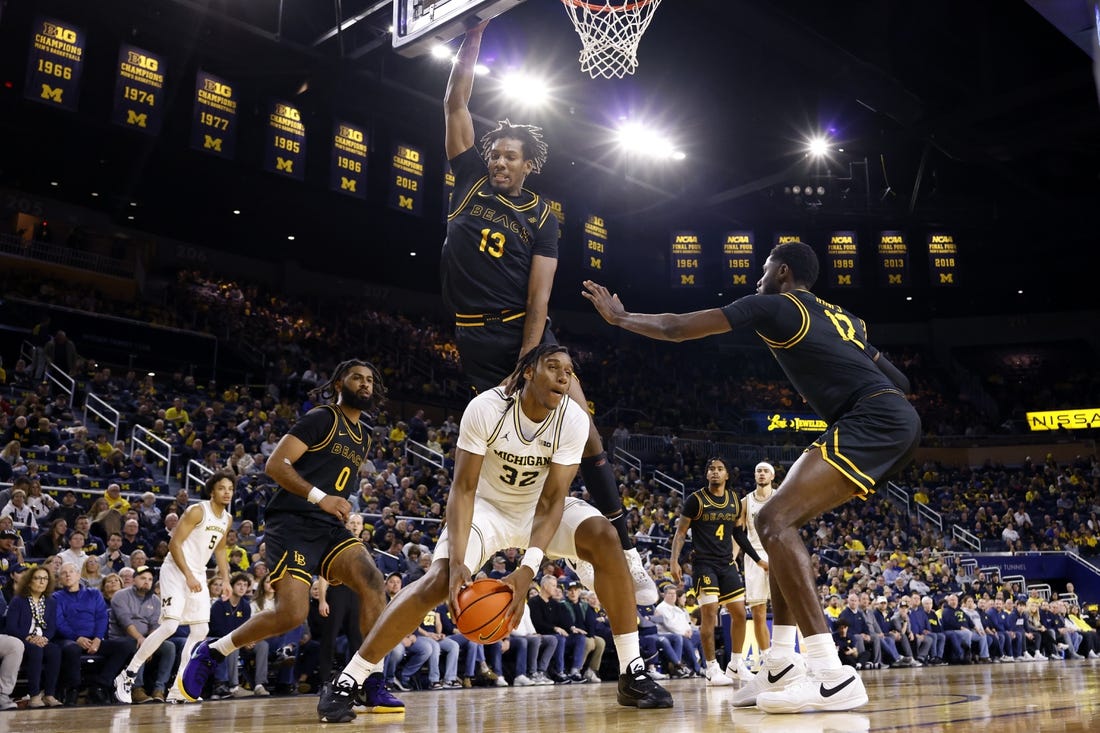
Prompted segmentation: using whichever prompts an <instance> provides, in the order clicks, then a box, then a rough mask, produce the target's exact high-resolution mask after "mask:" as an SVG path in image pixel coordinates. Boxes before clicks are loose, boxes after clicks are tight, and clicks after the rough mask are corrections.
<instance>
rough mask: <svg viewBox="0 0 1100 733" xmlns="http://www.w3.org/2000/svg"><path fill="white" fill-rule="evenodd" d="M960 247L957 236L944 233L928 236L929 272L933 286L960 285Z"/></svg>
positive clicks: (933, 233) (934, 233)
mask: <svg viewBox="0 0 1100 733" xmlns="http://www.w3.org/2000/svg"><path fill="white" fill-rule="evenodd" d="M958 254H959V250H958V245H956V244H955V236H954V235H952V234H945V233H944V232H932V233H931V234H929V235H928V272H929V274H930V275H931V277H932V285H946V286H952V285H958V284H959V273H958V260H957V257H958Z"/></svg>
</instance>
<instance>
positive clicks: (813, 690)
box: [756, 667, 867, 713]
mask: <svg viewBox="0 0 1100 733" xmlns="http://www.w3.org/2000/svg"><path fill="white" fill-rule="evenodd" d="M762 674H763V673H762ZM866 704H867V689H866V688H865V687H864V686H863V680H861V679H860V677H859V674H858V673H857V672H856V671H855V669H853V668H852V667H841V668H840V669H830V670H822V671H810V672H807V673H806V674H805V675H804V676H803V677H802V678H801V679H799V680H797V681H796V682H794V683H793V684H790V685H788V686H787V687H785V688H783V689H782V690H774V691H770V692H761V693H760V694H758V695H757V696H756V707H758V708H760V709H761V710H763V711H764V712H765V713H807V712H829V711H834V710H835V711H843V710H851V709H852V708H858V707H859V706H860V705H866Z"/></svg>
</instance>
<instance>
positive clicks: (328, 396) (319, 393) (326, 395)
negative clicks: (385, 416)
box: [309, 359, 386, 408]
mask: <svg viewBox="0 0 1100 733" xmlns="http://www.w3.org/2000/svg"><path fill="white" fill-rule="evenodd" d="M352 367H366V368H367V369H370V371H371V374H373V375H374V390H373V391H372V392H371V403H372V404H373V405H374V407H376V408H377V407H381V406H382V404H383V403H384V402H385V401H386V383H385V382H383V381H382V372H380V371H378V367H376V366H375V365H374V364H371V363H370V362H369V361H363V360H362V359H348V360H347V361H342V362H340V363H339V364H337V365H336V368H335V369H333V370H332V379H330V380H328V381H327V382H325V383H324V384H322V385H321V386H320V387H317V388H315V389H314V390H312V391H311V392H310V393H309V394H310V397H312V398H313V399H314V401H316V402H326V403H328V402H333V401H335V398H336V396H337V395H338V394H340V383H341V382H343V381H344V377H345V376H347V373H348V370H349V369H351V368H352Z"/></svg>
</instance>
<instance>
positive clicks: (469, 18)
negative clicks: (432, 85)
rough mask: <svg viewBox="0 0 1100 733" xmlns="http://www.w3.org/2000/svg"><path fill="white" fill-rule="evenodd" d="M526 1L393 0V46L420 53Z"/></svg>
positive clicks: (402, 51) (407, 52)
mask: <svg viewBox="0 0 1100 733" xmlns="http://www.w3.org/2000/svg"><path fill="white" fill-rule="evenodd" d="M522 2H523V0H393V48H394V50H395V51H397V52H398V53H400V54H401V55H402V56H419V55H421V54H423V53H427V52H428V51H430V50H431V49H432V47H433V46H436V45H438V44H440V43H446V42H447V41H449V40H451V39H452V38H455V37H457V36H460V35H462V34H463V33H465V32H466V28H468V27H469V26H471V25H476V24H477V23H479V22H481V21H483V20H488V19H490V18H495V17H496V16H498V15H500V14H501V13H504V12H507V11H508V10H511V9H512V8H514V7H515V6H517V5H519V4H520V3H522Z"/></svg>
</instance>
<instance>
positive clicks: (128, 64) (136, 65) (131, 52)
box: [111, 43, 166, 135]
mask: <svg viewBox="0 0 1100 733" xmlns="http://www.w3.org/2000/svg"><path fill="white" fill-rule="evenodd" d="M165 101H166V100H165V99H164V62H163V61H162V60H161V58H160V57H159V56H157V55H156V54H154V53H150V52H149V51H146V50H144V49H141V48H138V47H137V46H131V45H129V44H126V43H124V44H122V45H121V46H120V47H119V49H118V80H117V81H116V82H115V107H114V112H113V113H112V115H111V121H112V122H114V123H115V124H116V125H120V126H122V127H129V128H130V129H132V130H137V131H139V132H144V133H146V134H147V135H156V134H157V133H158V132H160V124H161V121H162V120H163V119H164V104H165Z"/></svg>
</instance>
